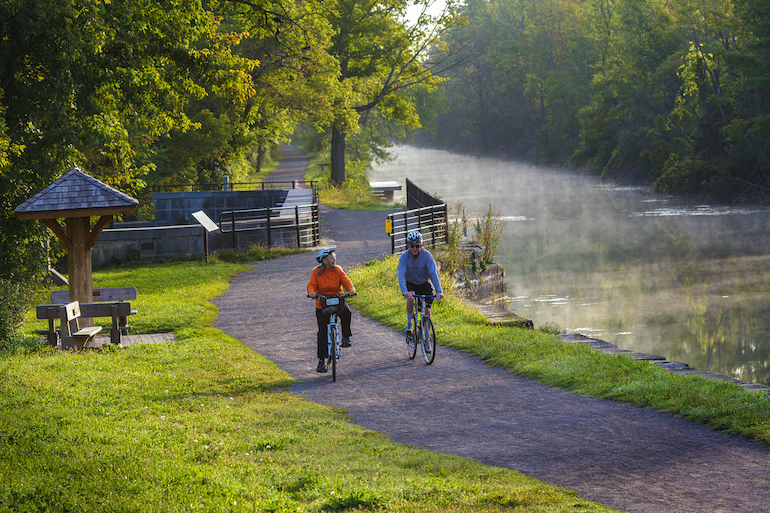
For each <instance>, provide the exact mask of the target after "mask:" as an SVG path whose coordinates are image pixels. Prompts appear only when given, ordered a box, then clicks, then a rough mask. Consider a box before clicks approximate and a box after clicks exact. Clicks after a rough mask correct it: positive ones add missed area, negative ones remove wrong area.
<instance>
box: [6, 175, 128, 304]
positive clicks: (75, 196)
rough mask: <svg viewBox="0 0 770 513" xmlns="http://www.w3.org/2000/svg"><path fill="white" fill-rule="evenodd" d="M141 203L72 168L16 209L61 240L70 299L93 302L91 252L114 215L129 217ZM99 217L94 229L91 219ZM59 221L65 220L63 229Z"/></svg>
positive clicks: (20, 214)
mask: <svg viewBox="0 0 770 513" xmlns="http://www.w3.org/2000/svg"><path fill="white" fill-rule="evenodd" d="M138 205H139V201H138V200H137V199H135V198H132V197H131V196H128V195H126V194H123V193H122V192H120V191H119V190H117V189H114V188H112V187H110V186H109V185H107V184H105V183H102V182H100V181H99V180H97V179H96V178H94V177H92V176H90V175H89V174H87V173H84V172H83V171H81V170H79V169H77V168H76V169H73V170H72V171H69V172H68V173H66V174H65V175H64V176H62V177H61V178H59V179H58V180H56V181H55V182H53V183H52V184H51V185H49V186H48V187H46V188H45V189H43V190H42V191H40V192H38V193H37V194H35V195H34V196H32V197H31V198H29V199H28V200H27V201H25V202H24V203H22V204H21V205H19V206H18V207H16V210H15V211H14V212H16V215H17V216H19V219H22V220H33V219H39V220H40V221H42V222H43V224H45V225H46V226H47V227H48V228H50V229H51V231H52V232H54V234H56V236H57V237H58V238H59V240H60V241H61V243H62V246H64V248H65V249H66V250H67V254H68V259H67V260H68V263H69V282H70V289H69V299H70V301H80V302H81V303H90V302H91V295H92V293H93V278H92V276H91V250H92V249H93V247H94V246H95V245H96V240H97V239H98V238H99V234H100V233H102V230H104V228H106V227H107V225H109V224H110V222H111V221H112V216H114V215H119V214H130V213H132V212H133V211H134V210H136V207H137V206H138ZM93 216H96V217H99V219H98V221H97V222H96V225H95V226H94V227H93V228H91V217H93ZM58 219H64V220H65V226H62V225H61V223H60V222H59V221H58Z"/></svg>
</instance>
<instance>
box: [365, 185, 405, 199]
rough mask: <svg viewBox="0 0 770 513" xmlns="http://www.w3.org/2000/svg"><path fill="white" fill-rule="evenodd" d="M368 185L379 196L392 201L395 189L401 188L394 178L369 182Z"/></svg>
mask: <svg viewBox="0 0 770 513" xmlns="http://www.w3.org/2000/svg"><path fill="white" fill-rule="evenodd" d="M369 187H371V188H372V192H373V193H374V194H375V195H377V196H381V197H382V199H383V200H385V201H388V202H390V201H393V195H394V192H395V191H400V190H401V184H400V183H398V182H397V181H395V180H389V181H384V182H369Z"/></svg>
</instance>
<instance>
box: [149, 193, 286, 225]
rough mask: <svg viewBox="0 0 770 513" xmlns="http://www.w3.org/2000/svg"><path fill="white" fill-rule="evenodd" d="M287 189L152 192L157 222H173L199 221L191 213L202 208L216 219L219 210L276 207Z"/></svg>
mask: <svg viewBox="0 0 770 513" xmlns="http://www.w3.org/2000/svg"><path fill="white" fill-rule="evenodd" d="M286 194H287V191H286V190H280V189H275V190H264V191H263V190H256V191H201V192H156V193H153V195H152V201H153V204H154V206H155V224H156V225H157V226H173V225H179V224H196V223H197V221H195V219H193V217H192V213H193V212H197V211H199V210H203V211H204V212H205V213H206V215H207V216H209V218H210V219H211V220H212V221H214V222H215V223H217V222H218V221H219V214H220V213H222V212H224V211H226V210H248V209H252V208H267V207H274V206H276V205H278V204H280V203H281V202H283V200H284V198H285V197H286Z"/></svg>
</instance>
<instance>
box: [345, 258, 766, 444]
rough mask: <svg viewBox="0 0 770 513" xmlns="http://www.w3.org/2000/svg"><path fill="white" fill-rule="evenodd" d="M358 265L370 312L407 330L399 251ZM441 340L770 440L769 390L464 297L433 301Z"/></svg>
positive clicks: (557, 382) (363, 303)
mask: <svg viewBox="0 0 770 513" xmlns="http://www.w3.org/2000/svg"><path fill="white" fill-rule="evenodd" d="M370 264H371V265H367V266H364V267H361V268H358V269H354V270H351V272H350V273H349V274H350V276H351V279H352V280H353V282H354V283H355V284H356V290H357V291H358V296H359V300H358V301H357V302H356V308H358V309H361V310H362V313H363V314H364V315H367V316H369V317H372V318H374V319H377V320H378V321H380V322H382V323H384V324H387V325H389V326H392V327H393V328H395V329H403V325H404V323H405V321H404V319H405V318H406V315H405V304H404V300H403V298H402V297H401V295H400V294H399V291H398V285H397V282H396V279H395V278H396V264H397V259H396V257H391V258H387V259H385V260H383V261H378V262H372V263H370ZM434 317H435V319H436V324H437V339H438V342H439V344H442V345H447V346H451V347H454V348H456V349H460V350H462V351H466V352H469V353H472V354H475V355H478V356H479V357H481V358H482V359H484V360H485V361H487V362H488V363H490V364H492V365H497V366H501V367H504V368H506V369H508V370H510V371H511V372H514V373H516V374H520V375H523V376H528V377H531V378H535V379H538V380H540V381H542V382H543V383H546V384H548V385H552V386H556V387H560V388H564V389H567V390H571V391H574V392H577V393H579V394H584V395H587V396H594V397H602V398H606V399H613V400H617V401H623V402H628V403H632V404H636V405H639V406H651V407H653V408H657V409H660V410H663V411H667V412H671V413H675V414H677V415H681V416H683V417H686V418H689V419H691V420H693V421H695V422H699V423H704V424H707V425H709V426H711V427H713V428H715V429H721V430H724V431H726V432H728V433H731V434H735V435H740V436H744V437H749V438H756V439H757V440H760V441H762V442H764V443H766V444H770V396H768V395H767V394H765V393H759V392H751V391H748V390H745V389H744V388H742V387H740V386H738V385H736V384H734V383H727V382H721V381H715V380H711V379H707V378H704V377H700V376H682V375H678V374H673V373H671V372H668V371H666V370H664V369H661V368H659V367H657V366H655V365H651V364H650V363H649V362H646V361H638V360H633V359H631V358H629V357H625V356H613V355H608V354H605V353H602V352H600V351H596V350H593V349H590V348H587V347H583V346H580V345H576V344H569V343H566V342H562V341H560V340H559V339H557V338H556V337H555V336H553V335H549V334H547V333H543V332H539V331H533V330H524V329H519V328H514V327H506V326H494V325H490V324H489V323H488V322H487V320H486V318H484V317H483V316H482V315H480V314H479V313H478V312H477V311H476V310H474V309H473V308H472V307H470V306H468V305H466V304H464V303H463V302H462V301H460V300H459V299H457V298H453V297H449V298H448V299H447V300H446V301H442V302H441V303H439V304H437V305H436V306H435V307H434Z"/></svg>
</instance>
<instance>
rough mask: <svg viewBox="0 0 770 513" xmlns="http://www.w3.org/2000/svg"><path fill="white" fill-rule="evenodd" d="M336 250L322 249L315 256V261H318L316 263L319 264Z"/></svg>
mask: <svg viewBox="0 0 770 513" xmlns="http://www.w3.org/2000/svg"><path fill="white" fill-rule="evenodd" d="M335 249H337V248H324V249H322V250H321V251H319V252H318V254H317V255H316V256H315V259H316V260H317V261H318V263H319V264H320V263H321V260H323V259H324V258H326V257H328V256H329V254H330V253H334V250H335Z"/></svg>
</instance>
